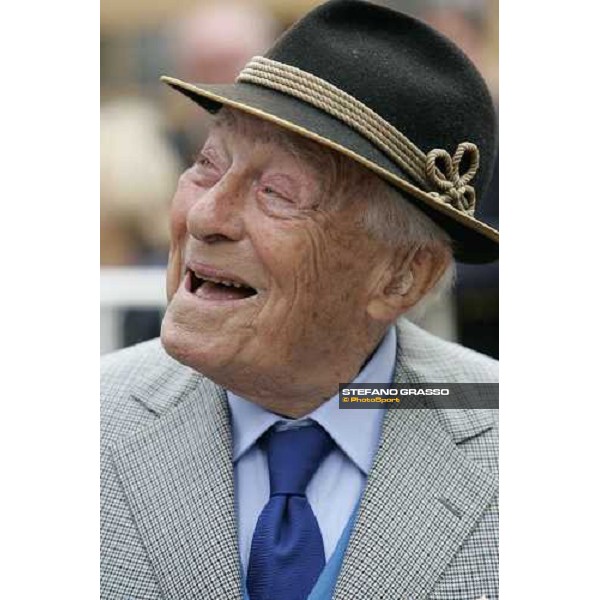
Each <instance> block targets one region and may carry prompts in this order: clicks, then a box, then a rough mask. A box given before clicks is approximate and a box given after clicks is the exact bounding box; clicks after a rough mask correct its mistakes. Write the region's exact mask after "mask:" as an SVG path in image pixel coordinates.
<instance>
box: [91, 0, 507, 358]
mask: <svg viewBox="0 0 600 600" xmlns="http://www.w3.org/2000/svg"><path fill="white" fill-rule="evenodd" d="M374 3H376V4H380V5H384V6H388V7H390V8H393V9H396V10H400V11H402V12H406V13H409V14H412V15H414V16H416V17H418V18H420V19H422V20H424V21H426V22H428V23H429V24H431V25H432V26H433V27H435V28H436V29H438V30H439V31H441V32H442V33H444V34H445V35H447V36H448V37H450V38H451V39H453V40H454V41H455V42H456V43H457V44H458V45H459V46H460V47H461V48H462V49H463V50H464V51H465V52H466V54H467V55H468V56H469V57H470V58H471V59H472V60H473V62H474V63H475V64H476V65H477V66H478V68H479V70H480V71H481V73H482V74H483V75H484V77H485V78H486V80H487V82H488V85H489V87H490V91H491V92H492V95H493V97H494V99H495V101H496V106H498V0H382V1H375V2H374ZM318 4H321V2H318V1H315V0H243V1H242V0H218V1H211V0H102V1H101V36H100V57H101V66H100V76H101V110H100V142H101V153H100V155H101V167H100V181H101V190H100V197H101V201H100V225H101V248H100V257H101V271H100V272H101V275H100V277H101V285H100V289H101V296H100V310H101V333H100V346H101V347H100V351H101V353H105V352H109V351H112V350H115V349H118V348H121V347H125V346H129V345H131V344H135V343H138V342H141V341H144V340H147V339H151V338H154V337H156V336H157V335H158V334H159V332H160V322H161V319H162V312H163V310H164V306H165V302H166V297H165V284H164V278H165V276H164V269H165V266H166V261H167V253H168V225H167V224H168V207H169V202H170V199H171V196H172V194H173V191H174V189H175V185H176V181H177V178H178V176H179V174H180V173H181V171H183V170H184V169H185V168H187V167H188V166H189V164H191V162H192V159H193V155H194V153H195V151H196V150H197V149H198V147H199V146H201V144H202V142H203V138H204V136H205V135H206V128H207V117H206V116H205V113H204V111H202V110H200V109H199V108H198V107H196V106H195V105H194V104H193V103H191V102H189V101H188V100H187V99H185V98H184V97H183V96H181V95H180V94H175V93H173V92H172V91H170V90H169V89H168V88H167V87H166V86H165V85H163V84H161V83H160V82H159V77H160V75H162V74H169V75H172V76H174V77H177V78H179V79H183V80H187V81H202V82H205V83H229V82H233V81H234V80H235V77H236V76H237V74H238V72H239V71H240V70H241V69H242V68H243V66H244V65H245V64H246V62H247V61H248V60H249V59H250V58H251V57H252V56H255V55H257V54H262V53H263V52H264V51H265V50H266V49H267V48H268V47H269V46H270V45H271V44H272V43H273V41H274V40H275V38H276V37H277V36H279V35H280V34H281V33H282V32H283V31H285V29H286V28H287V27H289V26H290V25H291V24H292V23H293V22H294V21H295V20H296V19H298V18H299V17H300V16H302V15H303V14H304V13H305V12H306V11H307V10H309V9H310V8H312V7H314V6H316V5H318ZM478 205H479V209H478V211H477V214H478V217H479V218H480V219H482V220H484V221H486V222H487V223H489V224H491V225H493V226H494V227H496V228H497V227H498V164H496V169H495V174H494V179H493V182H492V186H491V190H490V193H489V194H488V196H487V197H486V198H480V199H479V200H478ZM411 318H412V319H413V320H415V321H416V322H418V323H419V324H420V325H422V326H423V327H425V328H427V329H429V330H430V331H432V332H434V333H436V334H437V335H440V336H442V337H444V338H446V339H449V340H453V341H458V342H460V343H462V344H464V345H465V346H468V347H471V348H474V349H476V350H478V351H479V352H483V353H485V354H488V355H490V356H493V357H495V358H498V265H497V263H496V264H492V265H483V266H466V265H459V268H458V274H457V281H456V285H455V286H454V289H453V291H452V293H450V294H448V295H446V296H444V297H441V298H439V299H437V300H436V301H434V302H433V303H431V304H430V305H429V306H428V308H427V310H426V311H425V312H424V313H423V314H415V315H412V317H411Z"/></svg>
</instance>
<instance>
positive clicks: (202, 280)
mask: <svg viewBox="0 0 600 600" xmlns="http://www.w3.org/2000/svg"><path fill="white" fill-rule="evenodd" d="M185 287H186V289H187V290H188V291H189V292H191V293H192V294H194V295H195V296H197V297H198V298H203V299H205V300H221V301H222V300H246V299H247V298H251V297H252V296H256V294H257V293H258V292H257V290H255V289H254V288H253V287H251V286H249V285H248V284H246V283H244V282H242V281H240V280H233V279H221V278H216V277H209V276H208V275H204V274H200V273H197V272H194V271H192V270H191V269H187V270H186V274H185Z"/></svg>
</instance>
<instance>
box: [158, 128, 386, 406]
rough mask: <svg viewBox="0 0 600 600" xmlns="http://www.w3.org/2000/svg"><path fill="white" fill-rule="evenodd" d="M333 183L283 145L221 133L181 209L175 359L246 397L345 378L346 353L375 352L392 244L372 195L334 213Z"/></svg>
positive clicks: (174, 259) (185, 186)
mask: <svg viewBox="0 0 600 600" xmlns="http://www.w3.org/2000/svg"><path fill="white" fill-rule="evenodd" d="M323 189H324V186H323V179H322V174H320V173H318V172H317V169H316V168H315V167H314V166H311V165H310V164H309V163H308V162H306V161H303V160H300V159H299V158H298V157H297V156H295V154H293V153H291V152H290V151H288V150H286V149H285V148H284V147H283V146H281V145H279V144H274V143H273V142H270V141H268V140H265V139H264V138H262V139H260V138H259V139H256V138H255V137H253V136H251V135H248V134H247V132H246V133H244V132H243V131H242V130H241V129H240V128H238V127H235V126H233V125H231V123H230V124H227V125H225V124H217V125H215V126H214V127H213V128H212V130H211V134H210V136H209V138H208V140H207V142H206V144H205V146H204V148H203V150H202V151H201V153H200V155H199V157H198V159H197V161H196V163H195V164H194V165H193V166H192V167H191V168H190V169H188V170H187V171H186V172H185V173H184V174H183V175H182V176H181V178H180V181H179V185H178V188H177V191H176V194H175V197H174V199H173V204H172V209H171V236H172V246H171V253H170V259H169V273H168V295H169V299H170V303H169V307H168V309H167V313H166V315H165V320H164V322H163V329H162V340H163V344H164V345H165V348H166V349H167V351H168V352H169V353H170V354H171V355H172V356H174V357H175V358H176V359H178V360H179V361H181V362H183V363H184V364H187V365H189V366H191V367H193V368H194V369H196V370H198V371H200V372H202V373H204V374H205V375H207V376H208V377H210V378H211V379H213V380H214V381H216V382H217V383H220V384H222V385H224V386H225V387H227V388H228V389H231V390H233V391H237V392H238V393H241V394H244V393H246V394H249V393H250V392H251V390H253V389H254V388H256V393H257V394H260V393H261V390H262V391H264V393H265V394H267V393H269V391H272V390H275V389H277V388H281V386H283V387H286V388H289V387H290V386H291V387H292V388H294V389H296V390H299V391H300V390H302V389H303V388H304V387H305V386H306V389H308V383H307V382H308V381H311V382H313V383H315V382H319V381H321V380H323V381H324V380H325V378H329V379H331V378H333V379H334V380H335V381H338V382H339V381H343V379H342V377H344V376H346V375H348V373H345V372H344V367H343V366H342V363H344V360H343V357H346V359H347V357H348V356H353V355H354V354H356V355H357V356H360V355H361V353H362V356H363V357H364V352H365V350H366V349H367V345H368V343H369V339H368V338H369V336H372V329H373V326H372V324H371V323H370V321H369V318H368V315H367V312H366V307H367V305H368V303H369V299H370V297H371V294H372V290H373V288H374V285H375V284H374V282H375V280H376V279H377V276H378V273H380V271H379V270H378V267H377V265H378V263H379V262H380V260H381V259H382V257H383V256H384V255H385V253H386V252H387V250H386V249H384V247H383V245H382V244H381V243H379V242H375V241H374V240H372V239H371V238H369V237H368V236H367V235H366V234H365V233H364V232H363V231H362V230H361V229H360V228H359V227H358V225H357V220H358V218H359V217H360V210H361V205H362V202H358V203H351V204H350V205H349V206H348V207H347V208H343V209H339V210H337V211H336V212H335V213H334V212H331V211H328V210H325V209H323V208H322V207H321V206H319V203H320V201H321V199H322V195H323ZM338 377H339V378H338Z"/></svg>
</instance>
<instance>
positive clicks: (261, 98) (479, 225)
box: [161, 77, 499, 264]
mask: <svg viewBox="0 0 600 600" xmlns="http://www.w3.org/2000/svg"><path fill="white" fill-rule="evenodd" d="M161 80H162V81H163V82H165V83H166V84H168V85H169V86H171V87H172V88H173V89H175V90H177V91H179V92H181V93H182V94H183V95H185V96H187V97H188V98H190V99H191V100H193V101H194V102H196V103H197V104H199V105H200V106H201V107H202V108H204V109H205V110H207V111H208V112H211V113H215V112H217V111H218V110H219V109H220V108H221V107H222V106H229V107H231V108H235V109H237V110H240V111H242V112H245V113H248V114H250V115H254V116H256V117H259V118H261V119H264V120H266V121H270V122H272V123H274V124H276V125H279V126H280V127H283V128H285V129H288V130H290V131H292V132H294V133H296V134H298V135H301V136H303V137H306V138H309V139H311V140H313V141H316V142H318V143H319V144H322V145H324V146H327V147H329V148H332V149H333V150H336V151H338V152H341V153H342V154H344V155H346V156H348V157H350V158H352V159H353V160H355V161H357V162H358V163H360V164H361V165H363V166H364V167H366V168H367V169H369V170H371V171H373V172H374V173H376V174H377V175H379V176H380V177H382V178H383V179H384V180H386V181H388V182H389V183H391V184H392V185H394V186H396V187H397V188H400V189H401V190H404V191H405V192H407V194H405V197H406V198H407V200H410V201H412V203H413V204H414V205H415V206H417V208H419V209H420V210H422V211H423V212H424V213H426V214H427V216H429V217H430V218H431V219H432V220H433V221H434V222H436V223H437V224H438V225H439V226H440V227H442V228H443V229H444V230H445V231H446V232H447V233H448V234H449V235H450V237H451V238H452V241H453V244H454V255H455V257H456V260H458V261H460V262H465V263H473V264H477V263H488V262H493V261H495V260H497V259H498V241H499V233H498V231H496V230H495V229H494V228H492V227H490V226H489V225H487V224H485V223H483V222H482V221H479V220H478V219H476V218H474V217H470V216H469V215H467V214H465V213H463V212H460V211H459V210H457V209H455V208H454V207H453V206H451V205H450V204H446V203H444V202H442V201H437V200H436V199H435V198H433V197H431V196H429V195H428V194H427V193H425V192H423V191H422V190H420V189H419V188H418V187H416V186H415V185H413V184H412V183H411V182H410V180H409V177H408V176H407V175H406V174H405V173H404V172H403V171H402V169H401V168H400V167H399V166H398V165H397V164H396V163H394V162H393V161H392V160H391V159H389V158H388V157H387V156H386V155H385V154H384V153H383V152H382V151H380V150H379V149H378V148H377V147H376V146H375V145H373V144H372V143H371V142H369V141H368V140H367V139H365V138H364V137H363V136H362V135H360V134H359V133H358V132H356V131H354V130H353V129H351V128H350V127H348V126H347V125H345V124H344V123H343V122H342V121H339V120H338V119H336V118H335V117H332V116H330V115H328V114H327V113H325V112H323V111H321V110H319V109H318V108H315V107H313V106H311V105H310V104H307V103H306V102H303V101H301V100H298V99H296V98H294V97H292V96H288V95H287V94H283V93H280V92H277V91H275V90H271V89H268V88H264V87H261V86H257V85H253V84H249V83H236V84H213V85H204V84H191V83H186V82H184V81H180V80H178V79H174V78H172V77H162V78H161Z"/></svg>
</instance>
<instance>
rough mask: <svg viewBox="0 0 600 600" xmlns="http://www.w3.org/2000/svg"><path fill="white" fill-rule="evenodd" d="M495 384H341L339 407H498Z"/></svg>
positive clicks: (497, 390)
mask: <svg viewBox="0 0 600 600" xmlns="http://www.w3.org/2000/svg"><path fill="white" fill-rule="evenodd" d="M498 395H499V384H498V383H420V384H412V383H411V384H408V383H406V384H400V383H394V384H392V385H390V384H385V383H369V384H366V383H361V384H358V385H357V384H352V383H343V384H340V388H339V406H340V408H344V409H355V408H357V409H363V408H365V409H369V408H463V409H470V408H498Z"/></svg>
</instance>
